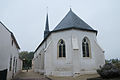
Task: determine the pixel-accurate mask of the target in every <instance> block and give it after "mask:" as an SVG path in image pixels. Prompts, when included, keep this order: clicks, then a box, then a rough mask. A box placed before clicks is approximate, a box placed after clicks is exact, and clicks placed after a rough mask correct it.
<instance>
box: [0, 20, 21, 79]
mask: <svg viewBox="0 0 120 80" xmlns="http://www.w3.org/2000/svg"><path fill="white" fill-rule="evenodd" d="M18 53H19V45H18V44H17V42H16V40H15V37H14V35H13V34H12V32H11V31H9V30H8V29H7V28H6V27H5V26H4V25H3V24H2V22H0V71H2V70H5V69H7V80H10V79H11V78H12V77H14V76H15V75H16V74H17V73H18V72H19V71H20V70H21V69H22V61H21V60H20V59H19V55H18ZM10 60H11V70H10Z"/></svg>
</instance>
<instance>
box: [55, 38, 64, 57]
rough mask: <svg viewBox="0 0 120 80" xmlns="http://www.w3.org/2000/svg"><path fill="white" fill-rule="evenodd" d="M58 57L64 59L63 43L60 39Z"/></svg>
mask: <svg viewBox="0 0 120 80" xmlns="http://www.w3.org/2000/svg"><path fill="white" fill-rule="evenodd" d="M57 46H58V57H66V51H65V42H64V41H63V40H62V39H61V40H59V42H58V45H57Z"/></svg>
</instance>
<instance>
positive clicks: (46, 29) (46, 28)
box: [44, 13, 50, 38]
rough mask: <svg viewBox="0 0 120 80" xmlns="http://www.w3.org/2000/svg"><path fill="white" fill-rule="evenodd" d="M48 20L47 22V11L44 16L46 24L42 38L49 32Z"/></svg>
mask: <svg viewBox="0 0 120 80" xmlns="http://www.w3.org/2000/svg"><path fill="white" fill-rule="evenodd" d="M49 32H50V31H49V22H48V13H47V16H46V25H45V31H44V38H46V36H47V35H48V34H49Z"/></svg>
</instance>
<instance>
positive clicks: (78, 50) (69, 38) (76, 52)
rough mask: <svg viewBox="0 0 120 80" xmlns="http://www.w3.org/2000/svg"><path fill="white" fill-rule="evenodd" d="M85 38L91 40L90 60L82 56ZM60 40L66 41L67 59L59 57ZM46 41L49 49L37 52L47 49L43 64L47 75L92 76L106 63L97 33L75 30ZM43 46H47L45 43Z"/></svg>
mask: <svg viewBox="0 0 120 80" xmlns="http://www.w3.org/2000/svg"><path fill="white" fill-rule="evenodd" d="M84 37H87V38H88V39H89V40H90V46H91V47H90V48H91V57H89V58H86V57H83V55H82V40H83V38H84ZM60 39H63V40H64V41H65V45H66V58H59V57H58V53H57V43H58V41H59V40H60ZM73 39H75V40H76V42H74V41H73ZM46 41H47V48H45V47H40V48H39V49H38V51H37V52H40V49H44V48H45V49H44V63H43V62H42V64H44V66H45V67H44V72H45V75H54V76H74V75H79V74H80V75H82V74H92V73H96V69H98V68H99V66H100V65H103V64H104V62H105V61H104V60H105V59H104V54H103V50H102V49H101V48H100V46H99V45H98V43H97V40H96V33H94V32H88V31H82V30H75V29H72V30H65V31H60V32H54V33H52V34H51V35H50V36H49V37H48V39H47V40H46ZM43 45H45V42H44V44H43ZM43 45H42V46H43ZM35 55H36V53H35ZM38 64H39V63H38ZM39 66H40V65H39Z"/></svg>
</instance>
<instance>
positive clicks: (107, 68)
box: [97, 63, 120, 78]
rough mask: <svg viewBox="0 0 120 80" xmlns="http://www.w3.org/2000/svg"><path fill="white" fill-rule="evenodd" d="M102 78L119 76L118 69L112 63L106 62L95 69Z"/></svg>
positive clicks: (119, 71)
mask: <svg viewBox="0 0 120 80" xmlns="http://www.w3.org/2000/svg"><path fill="white" fill-rule="evenodd" d="M97 72H98V74H99V75H100V76H101V77H102V78H114V77H119V76H120V69H119V68H117V67H116V66H115V65H114V64H112V63H106V64H105V65H104V66H103V67H100V69H98V70H97Z"/></svg>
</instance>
